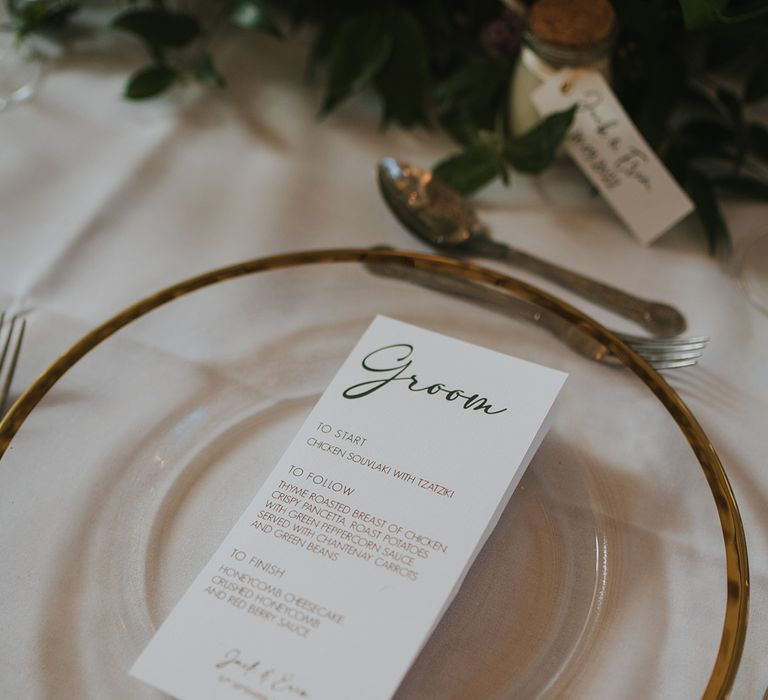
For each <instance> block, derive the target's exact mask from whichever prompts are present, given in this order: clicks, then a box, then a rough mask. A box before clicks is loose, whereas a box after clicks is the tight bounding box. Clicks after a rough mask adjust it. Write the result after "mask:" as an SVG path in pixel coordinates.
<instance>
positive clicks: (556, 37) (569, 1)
mask: <svg viewBox="0 0 768 700" xmlns="http://www.w3.org/2000/svg"><path fill="white" fill-rule="evenodd" d="M615 40H616V15H615V13H614V11H613V7H612V6H611V4H610V3H609V2H608V0H539V2H537V3H535V4H534V5H533V6H532V7H531V10H530V12H529V14H528V17H527V21H526V28H525V32H524V34H523V42H524V44H523V48H522V50H521V52H520V57H519V59H518V61H517V65H516V66H515V71H514V73H513V74H512V87H511V90H510V110H509V114H510V127H511V130H512V133H513V134H514V135H515V136H518V135H520V134H523V133H525V132H526V131H528V130H529V129H530V128H531V127H533V126H535V125H536V124H537V123H538V122H539V121H540V120H541V116H540V115H539V113H538V111H537V110H536V108H535V107H534V106H533V102H531V93H532V92H533V91H534V90H535V89H536V88H537V87H539V85H541V84H542V83H543V82H544V81H545V80H546V79H547V78H549V77H550V76H552V75H554V74H555V73H556V72H557V71H559V70H561V69H562V68H565V67H570V68H585V69H589V70H594V71H597V72H599V73H601V74H602V75H603V77H604V78H605V79H606V80H608V81H609V82H610V70H611V50H612V49H613V45H614V42H615Z"/></svg>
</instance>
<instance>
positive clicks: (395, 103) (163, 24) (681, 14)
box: [5, 0, 768, 251]
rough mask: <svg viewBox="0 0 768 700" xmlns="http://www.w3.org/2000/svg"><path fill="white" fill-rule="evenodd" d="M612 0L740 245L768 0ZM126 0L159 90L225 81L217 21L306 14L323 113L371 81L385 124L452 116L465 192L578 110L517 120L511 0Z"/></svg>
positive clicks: (449, 170) (660, 140)
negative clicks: (185, 2)
mask: <svg viewBox="0 0 768 700" xmlns="http://www.w3.org/2000/svg"><path fill="white" fill-rule="evenodd" d="M530 1H531V0H526V2H527V3H528V4H530ZM5 2H6V4H7V6H8V10H9V16H10V18H11V25H12V28H13V29H14V31H16V32H17V34H18V35H19V36H20V37H24V36H26V35H28V34H30V33H33V32H54V33H55V32H59V33H60V35H63V31H64V30H66V27H67V26H68V25H69V24H71V23H72V21H73V18H76V17H77V14H76V11H77V9H78V6H77V4H76V3H75V2H74V0H5ZM612 2H613V4H614V7H615V9H616V13H617V17H618V22H619V30H620V31H619V37H618V42H617V46H616V50H615V52H614V57H613V81H614V89H615V91H616V93H617V95H618V97H619V99H620V100H621V102H622V104H623V105H624V107H625V108H626V110H627V111H628V113H629V114H630V116H631V117H632V119H633V120H634V122H635V123H636V124H637V126H638V128H639V129H640V131H641V132H642V133H643V135H644V137H645V138H646V139H647V140H648V142H649V144H650V145H651V146H652V147H653V148H654V149H655V151H656V152H657V153H658V154H659V156H660V157H661V158H662V159H663V161H664V162H665V163H666V165H667V167H668V168H669V169H670V171H671V172H672V173H673V175H674V176H675V177H676V178H677V179H678V181H679V182H680V183H681V185H682V186H683V187H684V188H685V189H686V190H687V191H688V193H689V194H690V196H691V198H692V199H693V201H694V202H695V204H696V208H697V213H698V216H699V218H700V219H701V222H702V230H703V231H704V233H705V234H706V236H707V241H708V245H709V247H710V249H711V250H713V251H714V250H717V249H720V250H727V249H728V247H729V236H728V229H727V225H726V221H725V219H724V217H723V215H722V212H721V209H720V200H721V199H722V198H723V197H740V198H745V197H746V198H749V199H757V200H762V201H765V199H766V189H768V184H767V179H766V173H768V130H767V129H766V128H765V127H764V126H763V125H761V124H759V123H756V122H754V121H751V120H750V119H749V118H748V116H747V115H748V114H749V110H746V112H745V109H744V107H745V105H752V104H757V103H760V102H761V101H763V100H765V99H768V57H767V54H766V49H765V47H766V46H767V45H768V2H766V1H765V0H677V1H671V0H612ZM123 7H124V9H123V10H122V11H121V12H120V13H119V14H118V15H117V16H116V18H115V19H114V21H113V22H112V26H113V28H114V29H117V30H120V31H124V32H127V33H129V34H131V35H133V36H134V37H136V38H137V39H138V40H139V41H140V42H141V43H142V44H143V45H144V46H145V47H146V49H147V52H148V54H149V65H147V66H145V67H144V68H141V69H140V70H138V71H137V72H136V73H135V74H134V75H132V76H131V77H130V79H129V81H128V84H127V86H126V90H125V95H126V97H128V98H130V99H146V98H148V97H153V96H155V95H159V94H161V93H162V92H164V91H165V90H167V89H169V88H171V87H172V86H173V85H176V84H177V83H179V82H181V81H183V80H185V79H187V78H188V77H191V78H193V79H195V80H197V81H198V82H200V83H203V84H207V85H218V86H222V85H224V83H225V81H224V77H223V76H222V74H221V73H220V72H219V70H218V68H217V67H216V63H215V60H214V57H213V56H212V55H211V52H210V50H209V45H210V39H211V36H212V35H213V34H214V33H215V32H216V31H217V28H218V25H217V24H216V23H217V22H225V23H229V24H234V25H235V26H237V27H240V28H242V29H245V30H249V31H257V32H260V33H262V34H268V35H271V36H273V37H282V36H283V32H282V30H281V27H280V25H281V24H282V25H284V26H289V25H290V26H292V28H293V29H300V28H307V29H308V30H309V32H311V34H312V37H313V42H312V48H311V51H310V56H309V62H308V63H309V66H308V73H309V75H310V77H313V76H322V79H323V80H324V82H325V91H324V97H323V100H322V103H321V105H320V114H321V115H326V114H328V113H329V112H330V111H332V110H334V109H337V108H339V107H340V106H341V105H343V104H344V103H345V101H346V100H348V99H349V98H350V97H352V96H353V95H356V94H358V93H360V92H363V91H368V92H369V93H373V94H375V95H376V96H377V97H378V98H379V100H380V102H381V118H382V124H383V125H388V124H397V125H400V126H404V127H413V126H427V127H431V126H437V125H439V126H440V127H442V128H443V129H445V130H446V131H447V132H448V133H449V134H450V135H451V137H452V138H453V139H454V140H455V141H456V143H457V145H458V149H457V152H456V153H454V154H453V155H451V156H450V157H448V158H446V159H445V160H443V161H442V162H441V163H439V164H438V165H437V166H436V170H437V172H438V174H439V175H441V176H442V177H443V178H444V179H445V180H447V181H449V182H450V183H451V184H453V185H454V186H455V187H457V189H459V190H460V191H462V192H464V193H472V192H475V191H477V190H478V189H480V188H482V187H484V186H485V185H487V184H488V183H489V182H491V181H493V180H495V179H496V178H501V179H502V180H503V181H504V182H507V181H508V180H509V178H510V173H511V171H512V170H518V171H521V172H526V173H538V172H541V171H542V170H544V169H545V168H546V167H548V165H549V164H550V162H551V160H552V158H553V157H554V154H555V153H556V151H557V149H558V147H559V144H560V143H561V141H562V139H563V137H564V135H565V133H566V132H567V129H568V127H569V125H570V123H571V120H572V118H573V113H572V112H570V111H569V112H563V113H561V114H555V115H550V116H549V117H547V118H546V119H544V120H543V121H542V122H541V123H540V124H539V125H537V126H536V127H535V128H534V129H533V130H531V131H530V132H529V133H527V134H524V135H523V136H521V137H518V138H512V137H511V136H510V134H509V131H508V127H507V124H508V123H509V118H508V109H509V86H510V79H511V75H512V71H513V69H514V64H515V60H516V58H517V53H518V50H519V47H520V44H521V37H522V29H523V21H522V19H521V17H520V16H519V15H518V14H515V13H514V12H513V11H511V10H509V9H506V7H505V5H504V4H503V3H502V2H500V0H386V1H385V0H374V1H373V2H360V1H359V0H325V2H322V3H318V2H316V0H283V2H281V3H276V2H271V1H270V0H223V5H222V7H221V8H220V12H219V14H218V15H217V17H218V19H216V20H212V21H206V22H202V21H201V20H200V19H199V18H198V16H197V15H195V14H192V13H191V11H187V12H182V11H180V10H178V9H177V8H178V7H179V6H178V5H174V4H172V3H171V2H169V0H129V2H128V3H127V5H124V6H123ZM201 9H202V7H201ZM273 10H274V11H273ZM278 10H279V11H280V13H281V15H278V16H277V17H278V19H280V24H279V23H278V21H277V20H276V14H275V11H278ZM714 76H717V79H715V77H714ZM723 76H724V77H725V81H724V82H722V80H721V79H722V78H723ZM717 81H721V82H722V84H726V85H728V86H729V89H727V90H725V89H722V88H721V87H718V85H719V84H720V83H718V82H717Z"/></svg>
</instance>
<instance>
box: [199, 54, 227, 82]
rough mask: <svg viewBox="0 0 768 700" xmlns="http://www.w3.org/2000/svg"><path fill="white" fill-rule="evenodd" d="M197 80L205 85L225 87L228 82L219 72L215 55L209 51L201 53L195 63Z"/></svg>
mask: <svg viewBox="0 0 768 700" xmlns="http://www.w3.org/2000/svg"><path fill="white" fill-rule="evenodd" d="M195 80H197V82H198V83H202V84H203V85H218V86H219V87H224V86H225V85H226V84H227V83H226V81H225V80H224V76H222V75H221V73H219V69H218V68H217V67H216V64H215V63H214V62H213V56H211V54H209V53H208V52H207V51H204V52H203V53H202V54H200V57H199V58H198V59H197V63H196V64H195Z"/></svg>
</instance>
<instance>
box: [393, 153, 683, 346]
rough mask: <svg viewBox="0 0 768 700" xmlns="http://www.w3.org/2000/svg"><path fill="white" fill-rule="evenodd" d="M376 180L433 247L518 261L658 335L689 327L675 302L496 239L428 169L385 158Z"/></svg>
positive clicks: (412, 228) (402, 218)
mask: <svg viewBox="0 0 768 700" xmlns="http://www.w3.org/2000/svg"><path fill="white" fill-rule="evenodd" d="M378 181H379V188H380V189H381V194H382V195H383V197H384V199H385V201H386V202H387V204H388V205H389V207H390V209H391V210H392V211H393V212H394V214H395V216H396V217H397V218H398V219H399V220H400V223H402V224H403V226H405V228H407V229H408V230H409V231H410V232H411V233H413V234H415V235H416V236H417V237H418V238H420V239H421V240H423V241H425V242H426V243H428V244H429V245H431V246H432V247H433V248H437V249H438V250H441V251H444V252H450V253H454V254H463V255H469V256H478V257H487V258H495V259H497V260H503V261H504V262H507V263H509V264H511V265H517V266H518V267H521V268H523V269H525V270H528V271H529V272H533V273H535V274H537V275H539V276H541V277H545V278H546V279H548V280H551V281H552V282H555V283H557V284H559V285H560V286H561V287H565V288H566V289H570V290H571V291H572V292H575V293H576V294H579V295H580V296H582V297H584V298H585V299H589V300H590V301H592V302H594V303H595V304H599V305H600V306H602V307H604V308H606V309H610V310H611V311H613V312H615V313H617V314H620V315H621V316H624V317H625V318H628V319H630V320H632V321H634V322H635V323H637V324H639V325H640V326H642V327H643V328H645V329H646V330H647V331H649V332H650V333H653V334H654V335H656V336H660V337H667V336H674V335H678V334H679V333H682V332H683V331H684V330H685V326H686V323H685V317H684V316H683V315H682V314H681V313H680V312H679V311H678V310H677V309H675V308H674V307H672V306H669V305H667V304H660V303H658V302H655V301H647V300H645V299H640V298H639V297H636V296H633V295H632V294H629V293H628V292H624V291H622V290H620V289H616V288H615V287H611V286H609V285H607V284H604V283H602V282H598V281H597V280H593V279H590V278H589V277H585V276H584V275H580V274H578V273H576V272H571V271H570V270H566V269H565V268H563V267H560V266H559V265H555V264H553V263H550V262H547V261H546V260H542V259H541V258H537V257H534V256H533V255H529V254H528V253H525V252H523V251H521V250H518V249H516V248H512V247H510V246H508V245H506V244H505V243H500V242H499V241H495V240H493V239H492V238H491V236H490V234H489V232H488V229H487V228H486V226H485V225H484V224H483V223H482V222H481V221H480V220H479V219H478V218H477V214H476V213H475V210H474V208H473V207H472V206H471V205H470V204H469V203H468V202H467V201H466V200H465V199H464V198H463V197H462V196H461V195H460V194H459V193H458V192H456V190H454V189H453V188H452V187H449V186H448V185H447V184H445V183H444V182H442V181H441V180H440V179H439V178H437V177H435V176H434V175H433V174H432V172H431V171H429V170H423V169H421V168H417V167H415V166H413V165H408V164H407V163H403V162H401V161H398V160H396V159H395V158H384V159H383V160H382V161H381V162H380V163H379V167H378Z"/></svg>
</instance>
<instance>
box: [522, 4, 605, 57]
mask: <svg viewBox="0 0 768 700" xmlns="http://www.w3.org/2000/svg"><path fill="white" fill-rule="evenodd" d="M615 25H616V13H615V12H614V11H613V7H612V6H611V3H610V2H609V1H608V0H538V2H536V3H535V4H534V5H533V7H532V8H531V10H530V12H529V14H528V27H529V30H530V32H531V33H532V34H533V35H534V36H535V37H536V39H538V40H539V41H542V42H545V43H547V44H551V45H553V46H560V47H563V48H567V49H576V50H580V49H590V48H592V47H595V46H597V45H599V44H601V43H603V42H605V41H606V40H607V39H608V38H609V37H610V36H611V34H612V32H613V30H614V27H615Z"/></svg>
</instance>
